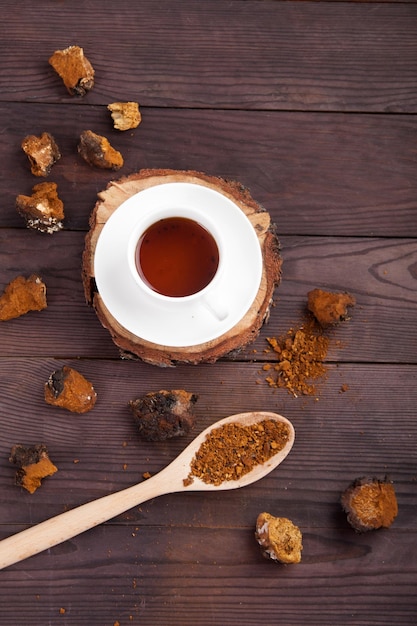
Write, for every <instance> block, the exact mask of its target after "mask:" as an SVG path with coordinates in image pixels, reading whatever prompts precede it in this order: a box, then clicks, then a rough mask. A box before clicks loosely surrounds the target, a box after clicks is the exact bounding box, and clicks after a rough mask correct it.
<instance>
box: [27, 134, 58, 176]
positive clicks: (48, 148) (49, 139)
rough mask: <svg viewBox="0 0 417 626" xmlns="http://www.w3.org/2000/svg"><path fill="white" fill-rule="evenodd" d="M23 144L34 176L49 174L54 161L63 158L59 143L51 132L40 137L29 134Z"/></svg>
mask: <svg viewBox="0 0 417 626" xmlns="http://www.w3.org/2000/svg"><path fill="white" fill-rule="evenodd" d="M21 146H22V150H23V151H24V153H25V154H26V155H27V157H28V159H29V163H30V170H31V172H32V174H33V175H34V176H48V174H49V173H50V171H51V168H52V166H53V165H54V163H56V162H57V161H58V160H59V159H60V158H61V153H60V151H59V148H58V145H57V143H56V141H55V139H54V137H53V136H52V135H51V134H50V133H46V132H45V133H42V134H41V135H40V136H39V137H37V136H36V135H27V136H26V137H25V138H24V139H23V141H22V144H21Z"/></svg>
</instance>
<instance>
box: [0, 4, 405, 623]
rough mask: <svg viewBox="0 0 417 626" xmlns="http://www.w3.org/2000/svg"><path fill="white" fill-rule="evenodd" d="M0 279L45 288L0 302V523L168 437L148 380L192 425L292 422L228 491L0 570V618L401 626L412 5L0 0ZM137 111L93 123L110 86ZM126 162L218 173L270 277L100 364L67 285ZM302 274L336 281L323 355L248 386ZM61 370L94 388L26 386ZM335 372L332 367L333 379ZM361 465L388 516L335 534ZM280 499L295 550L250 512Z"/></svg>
mask: <svg viewBox="0 0 417 626" xmlns="http://www.w3.org/2000/svg"><path fill="white" fill-rule="evenodd" d="M0 8H1V14H2V18H1V22H0V34H1V36H0V50H1V56H0V61H1V62H0V120H1V122H0V137H1V142H0V155H1V169H0V199H1V211H0V227H1V228H0V240H1V245H0V285H1V288H2V289H3V288H4V287H5V286H6V285H7V283H8V282H10V281H11V280H12V279H13V278H14V277H15V276H17V275H25V276H28V275H29V274H32V273H39V274H40V275H41V276H42V277H43V279H44V281H45V283H46V285H47V289H48V308H47V309H46V310H45V311H43V312H41V313H29V314H28V315H26V316H24V317H21V318H19V319H16V320H11V321H9V322H3V323H1V324H0V357H1V358H0V380H1V394H0V429H1V430H0V432H1V437H0V502H1V505H0V538H5V537H7V536H8V535H11V534H13V533H16V532H18V531H20V530H22V529H24V528H26V527H28V526H31V525H34V524H36V523H38V522H40V521H42V520H44V519H46V518H48V517H51V516H53V515H56V514H58V513H61V512H63V511H66V510H67V509H71V508H73V507H76V506H77V505H79V504H82V503H84V502H86V501H88V500H91V499H94V498H98V497H100V496H104V495H106V494H109V493H111V492H113V491H117V490H120V489H122V488H124V487H127V486H129V485H131V484H134V483H136V482H138V481H140V480H142V474H143V473H144V472H150V473H151V474H153V473H156V472H158V471H159V470H160V469H162V468H163V467H164V466H165V465H166V464H168V462H169V461H171V460H172V459H173V458H174V457H175V456H176V455H177V454H178V453H179V452H180V451H181V450H182V449H183V448H184V447H185V445H186V443H188V441H189V440H190V439H191V435H189V436H187V437H186V438H177V439H175V440H171V441H169V442H165V443H159V444H158V443H157V444H145V443H143V442H142V441H140V440H139V438H138V436H137V433H136V431H135V426H134V423H133V420H132V416H131V414H130V413H129V411H128V409H127V402H128V401H129V400H131V399H133V398H136V397H138V396H139V395H142V394H143V393H146V392H149V391H156V390H158V389H161V388H166V389H170V388H174V389H175V388H184V389H187V390H189V391H192V392H195V393H198V394H199V400H198V404H197V424H196V427H195V431H194V432H195V433H197V432H200V431H201V430H202V429H203V428H205V427H206V426H207V425H209V424H211V423H212V422H214V421H215V420H217V419H219V418H221V417H224V416H226V415H229V414H233V413H238V412H242V411H248V410H257V409H264V410H270V411H276V412H279V413H282V414H283V415H286V416H287V417H288V418H290V419H291V420H292V422H293V423H294V426H295V429H296V443H295V446H294V448H293V451H292V453H291V454H290V456H289V457H288V458H287V459H286V461H285V462H284V463H283V465H282V466H281V467H280V468H279V469H277V470H276V471H274V472H273V473H272V474H271V475H270V476H268V477H267V478H265V479H264V480H262V481H261V482H259V483H258V484H255V485H253V486H251V487H248V488H245V489H243V490H240V491H234V492H230V493H227V494H225V493H223V494H185V495H169V496H165V497H161V498H156V499H155V500H153V501H150V502H147V503H145V504H143V505H142V506H140V507H137V508H134V509H132V510H130V511H129V512H127V513H126V514H124V515H121V516H120V517H118V518H117V519H114V520H112V521H110V522H108V523H106V524H104V525H102V526H99V527H97V528H95V529H93V530H91V531H88V532H86V533H84V534H82V535H80V536H78V537H76V538H74V539H73V540H70V541H67V542H65V543H63V544H62V545H59V546H56V547H55V548H52V549H50V550H49V551H47V552H45V553H42V554H39V555H37V556H34V557H31V558H30V559H28V560H26V561H23V562H21V563H18V564H16V565H13V566H11V567H9V568H7V569H5V570H3V571H2V572H1V573H0V598H1V599H0V624H1V625H2V626H3V625H4V626H6V625H7V626H45V625H46V624H52V625H53V626H55V625H58V624H62V625H64V624H65V625H73V626H81V625H87V624H88V626H93V625H94V626H113V625H114V624H120V626H127V625H128V624H138V625H139V624H140V625H141V626H156V625H158V626H168V625H169V626H191V625H192V626H195V625H196V624H198V625H199V626H212V625H218V626H225V625H228V626H230V625H236V626H238V625H239V626H243V625H244V626H260V625H261V624H262V625H265V626H274V625H275V624H282V625H283V626H305V625H310V624H312V625H313V624H314V625H316V626H325V625H328V626H334V625H335V624H349V625H350V624H355V625H362V626H369V625H372V626H375V625H382V624H384V625H387V626H388V625H389V626H392V625H393V624H396V625H399V624H404V625H405V624H407V625H412V624H416V623H417V596H416V586H417V566H416V562H417V509H416V504H417V495H416V490H417V458H416V441H417V420H416V405H417V323H416V322H417V314H416V304H417V289H416V288H417V249H416V248H417V175H416V166H417V143H416V139H417V115H416V114H417V4H416V3H415V2H399V3H396V2H387V3H385V2H291V1H290V2H279V1H272V0H270V1H268V0H246V1H244V0H232V1H230V2H226V1H220V0H205V1H203V0H195V1H193V0H182V1H181V0H174V1H171V2H169V1H168V0H160V1H158V2H155V0H142V1H141V2H134V1H133V0H132V1H130V2H129V1H126V0H119V2H116V3H115V2H110V1H109V0H101V1H100V2H99V1H98V0H95V1H94V0H90V1H87V0H85V1H81V0H73V1H72V2H65V1H61V2H48V1H47V0H38V1H37V2H33V1H32V0H20V2H15V1H14V0H13V1H12V0H1V1H0ZM72 44H74V45H75V44H76V45H79V46H82V47H83V48H84V51H85V54H86V55H87V57H88V58H89V59H90V61H91V62H92V64H93V66H94V68H95V70H96V84H95V86H94V88H93V90H92V91H91V92H90V93H89V94H88V95H87V96H86V97H84V98H81V99H77V98H72V97H71V96H69V95H68V94H67V93H66V91H65V88H64V86H63V84H62V82H61V81H60V79H59V78H58V76H57V75H56V74H55V73H54V71H53V70H52V68H51V67H50V66H49V65H48V58H49V56H50V55H51V54H52V52H53V51H54V50H57V49H63V48H65V47H67V46H68V45H72ZM122 100H134V101H137V102H139V104H140V106H141V111H142V116H143V121H142V124H141V125H140V126H139V128H137V129H136V130H135V131H129V132H126V133H121V132H118V131H116V130H114V129H113V128H112V124H111V120H110V117H109V113H108V111H107V109H106V106H107V104H108V103H109V102H114V101H122ZM85 129H91V130H94V131H95V132H97V133H99V134H103V135H105V136H107V137H108V138H109V139H110V141H111V142H112V144H113V145H114V146H115V147H116V148H117V149H119V150H120V151H121V152H122V153H123V155H124V157H125V165H124V167H123V169H122V170H121V171H120V172H119V173H117V174H115V173H114V172H109V171H106V170H98V169H93V168H90V167H89V166H88V165H87V164H86V163H85V162H83V161H82V160H81V159H80V157H79V156H78V155H77V149H76V147H77V143H78V138H79V135H80V133H81V131H83V130H85ZM43 131H48V132H50V133H52V134H53V135H54V136H55V139H56V140H57V142H58V143H59V145H60V147H61V151H62V155H63V156H62V158H61V160H60V161H59V162H58V163H57V164H56V165H55V166H54V168H53V170H52V172H51V175H50V176H49V178H48V180H53V181H55V182H57V184H58V189H59V192H60V196H61V197H62V199H63V201H64V203H65V212H66V218H65V229H64V230H63V231H62V232H59V233H56V234H54V235H46V234H41V233H38V232H35V231H32V230H29V229H27V228H26V227H25V224H24V223H23V220H22V218H21V217H20V216H19V215H18V214H17V212H16V210H15V198H16V196H17V195H18V194H22V193H29V192H30V191H31V189H32V186H33V185H34V184H36V183H38V182H41V181H40V180H39V179H35V177H34V176H32V174H31V173H30V170H29V166H28V161H27V158H26V156H25V155H24V154H23V152H22V150H21V149H20V143H21V141H22V139H23V137H24V136H26V135H27V134H40V133H41V132H43ZM142 168H173V169H194V170H198V171H203V172H206V173H208V174H211V175H217V176H221V177H224V178H228V179H232V180H237V181H239V182H241V183H242V184H243V185H244V186H246V187H248V188H249V190H250V192H251V194H252V195H253V197H254V198H255V199H256V200H257V201H258V202H260V203H261V204H262V205H263V206H264V207H265V208H266V209H267V210H268V211H269V212H270V214H271V216H272V218H273V220H274V222H275V223H276V224H277V229H278V233H279V238H280V241H281V244H282V256H283V259H284V265H283V280H282V283H281V285H280V287H279V288H278V289H277V291H276V293H275V306H274V307H273V308H272V311H271V315H270V319H269V321H268V323H267V324H266V325H265V326H264V327H263V328H262V330H261V333H260V335H259V337H258V338H257V340H256V341H255V342H254V343H253V344H252V345H250V346H248V347H247V348H246V349H245V350H244V351H242V352H241V353H240V354H239V356H238V357H235V358H223V359H221V360H220V361H218V362H217V363H215V364H203V365H198V366H184V365H182V366H178V367H176V368H167V369H163V368H158V367H154V366H151V365H147V364H145V363H143V362H137V361H136V362H135V361H128V360H121V359H120V358H119V352H118V350H117V348H116V347H115V345H114V344H113V342H112V341H111V338H110V336H109V334H108V333H107V331H106V330H105V329H103V328H102V327H101V325H100V323H99V322H98V320H97V317H96V315H95V313H94V311H93V310H92V309H91V308H89V307H88V306H87V305H86V303H85V300H84V293H83V289H82V282H81V255H82V251H83V247H84V237H85V234H86V232H87V230H88V220H89V215H90V213H91V211H92V209H93V207H94V204H95V202H96V197H97V193H98V192H99V191H100V190H102V189H103V188H105V186H106V184H107V183H108V181H110V180H112V179H114V178H117V177H118V176H119V175H120V176H122V175H128V174H130V173H132V172H135V171H138V170H140V169H142ZM315 287H321V288H324V289H329V290H335V291H339V290H342V291H343V290H347V291H349V292H350V293H352V294H353V295H354V296H355V297H356V299H357V305H356V306H355V308H354V309H353V311H352V318H351V320H350V321H349V322H346V323H344V324H342V325H340V326H339V327H338V328H337V330H336V331H335V332H334V335H333V340H332V341H331V344H330V350H329V353H328V357H327V363H326V365H327V367H328V376H327V378H326V379H325V380H323V381H322V382H321V383H320V384H319V386H318V389H317V394H316V395H315V396H306V397H299V398H294V397H293V396H292V395H291V394H289V393H288V392H287V391H286V390H285V389H279V390H277V389H272V388H270V387H269V386H268V384H267V383H266V382H265V372H264V371H263V370H262V366H263V364H264V362H267V361H271V360H272V359H273V355H272V354H271V353H266V352H264V350H265V348H266V346H267V343H266V338H267V337H269V336H273V337H277V336H279V335H280V334H283V333H285V332H286V331H287V330H288V329H289V328H291V327H292V326H294V325H297V324H299V323H300V320H301V319H302V316H303V313H304V310H305V303H306V294H307V292H308V291H309V290H311V289H313V288H315ZM63 365H69V366H72V367H74V368H76V369H78V371H80V372H81V373H83V374H84V375H85V376H86V377H87V378H88V379H89V380H91V381H92V382H93V384H94V386H95V388H96V390H97V393H98V401H97V404H96V407H95V408H94V410H93V411H92V412H90V413H88V414H86V415H74V414H71V413H69V412H66V411H63V410H62V409H58V408H53V407H51V406H49V405H46V404H45V402H44V399H43V385H44V383H45V381H46V380H47V379H48V377H49V375H50V373H51V372H52V371H53V370H55V369H57V368H59V367H61V366H63ZM342 385H346V387H344V388H345V389H347V390H346V391H345V392H343V393H341V389H342ZM39 442H44V443H46V444H47V446H48V448H49V451H50V455H51V458H52V460H53V461H54V462H55V464H56V465H57V466H58V468H59V471H58V473H57V474H56V475H55V476H53V477H51V478H49V479H46V480H45V481H44V482H43V485H42V487H41V488H40V489H39V490H38V491H36V492H35V493H34V494H33V495H30V494H29V493H27V492H26V491H24V490H23V489H21V488H18V487H16V486H15V485H14V468H13V466H12V465H11V464H10V463H9V461H8V457H9V454H10V450H11V447H12V446H13V445H14V444H16V443H23V444H25V445H30V444H33V443H39ZM362 475H370V476H378V477H384V476H385V475H388V476H389V478H390V479H391V480H392V481H393V483H394V486H395V489H396V493H397V498H398V505H399V513H398V517H397V518H396V520H395V522H394V524H393V525H392V526H391V528H389V529H387V530H378V531H374V532H369V533H364V534H357V533H355V532H354V531H353V529H352V528H351V527H350V526H349V524H348V523H347V520H346V516H345V514H344V513H343V511H342V509H341V506H340V503H339V498H340V494H341V491H342V490H343V489H344V488H345V487H347V485H348V484H349V483H350V482H351V480H353V479H354V478H356V477H358V476H362ZM262 511H269V512H271V513H273V514H275V515H279V516H284V517H288V518H290V519H291V520H292V521H293V522H294V523H296V524H297V525H298V526H299V527H300V529H301V530H302V533H303V539H304V541H303V543H304V550H303V557H302V561H301V563H300V564H298V565H292V566H284V565H279V564H274V563H273V562H272V561H267V560H266V559H264V558H263V557H262V555H261V553H260V550H259V548H258V546H257V544H256V542H255V540H254V524H255V520H256V517H257V515H258V514H259V513H260V512H262Z"/></svg>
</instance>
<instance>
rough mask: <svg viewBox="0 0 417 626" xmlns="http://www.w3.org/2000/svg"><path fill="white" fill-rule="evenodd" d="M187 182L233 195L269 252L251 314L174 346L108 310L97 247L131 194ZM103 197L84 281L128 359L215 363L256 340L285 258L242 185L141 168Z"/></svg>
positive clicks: (90, 239)
mask: <svg viewBox="0 0 417 626" xmlns="http://www.w3.org/2000/svg"><path fill="white" fill-rule="evenodd" d="M172 182H187V183H194V184H197V185H202V186H205V187H209V188H210V189H214V190H215V191H217V192H219V193H221V194H223V195H224V196H227V197H228V198H230V199H231V200H232V201H233V202H235V204H237V206H239V208H240V209H241V210H242V211H243V212H244V213H245V215H246V216H247V217H248V218H249V220H250V222H251V224H252V226H253V228H254V229H255V232H256V234H257V236H258V239H259V242H260V245H261V249H262V256H263V272H262V280H261V284H260V287H259V290H258V294H257V296H256V298H255V300H254V302H253V304H252V306H251V308H250V309H249V311H248V312H247V313H246V315H245V316H244V317H243V318H242V319H241V320H240V322H238V324H236V325H235V326H234V327H233V328H232V329H231V330H229V331H228V332H227V333H224V334H223V335H221V336H220V337H218V338H217V339H214V340H212V341H208V342H206V343H203V344H199V345H196V346H187V347H183V348H171V347H167V346H160V345H157V344H155V343H151V342H149V341H146V340H144V339H142V338H141V337H138V336H136V335H134V334H132V333H130V332H129V331H127V330H126V329H125V328H124V327H123V326H121V325H120V324H119V323H118V321H117V320H116V319H115V318H114V317H113V316H112V315H111V314H110V312H109V311H108V310H107V309H106V307H105V305H104V303H103V301H102V299H101V297H100V294H99V293H98V291H97V286H96V282H95V278H94V251H95V247H96V243H97V239H98V237H99V235H100V233H101V230H102V228H103V226H104V224H105V223H106V222H107V220H108V219H109V217H110V216H111V215H112V213H113V212H114V211H115V210H116V209H117V208H118V207H119V206H120V205H121V204H122V202H124V201H125V200H127V198H129V197H130V196H132V195H134V194H136V193H138V192H139V191H142V190H143V189H147V188H149V187H153V186H154V185H160V184H162V183H172ZM98 198H99V199H98V201H97V203H96V205H95V207H94V210H93V212H92V214H91V218H90V230H89V232H88V234H87V236H86V241H85V249H84V254H83V264H82V273H83V285H84V292H85V297H86V300H87V302H88V304H90V305H91V306H93V307H94V310H95V312H96V314H97V317H98V318H99V320H100V322H101V324H102V325H103V326H104V327H105V328H106V329H107V330H108V331H109V332H110V334H111V337H112V340H113V342H114V343H115V344H116V345H117V346H118V348H119V349H120V351H121V357H122V358H140V359H141V360H143V361H146V362H147V363H151V364H153V365H159V366H165V367H166V366H173V365H175V364H177V363H190V364H197V363H213V362H215V361H217V359H219V358H220V357H222V356H224V355H225V354H228V353H230V352H232V351H236V350H239V349H242V348H243V347H244V346H245V345H247V344H248V343H250V342H251V341H253V340H254V339H255V338H256V337H257V335H258V334H259V331H260V329H261V327H262V324H263V323H264V321H265V320H266V319H267V317H268V314H269V310H270V306H271V303H272V296H273V292H274V289H275V287H276V286H277V285H278V284H279V282H280V279H281V265H282V259H281V256H280V245H279V241H278V238H277V235H276V233H275V229H274V225H273V224H272V223H271V219H270V216H269V214H268V213H267V212H266V211H265V210H264V209H263V208H262V207H261V206H260V205H259V204H257V203H256V202H255V201H254V200H253V199H252V197H251V195H250V194H249V192H248V190H247V189H245V188H244V187H243V186H242V185H241V184H239V183H237V182H233V181H226V180H223V179H221V178H217V177H214V176H208V175H207V174H203V173H201V172H193V171H177V170H141V171H140V172H138V173H135V174H131V175H130V176H127V177H125V178H121V179H119V180H117V181H112V182H110V183H109V184H108V185H107V188H106V189H105V190H104V191H101V192H100V193H99V194H98Z"/></svg>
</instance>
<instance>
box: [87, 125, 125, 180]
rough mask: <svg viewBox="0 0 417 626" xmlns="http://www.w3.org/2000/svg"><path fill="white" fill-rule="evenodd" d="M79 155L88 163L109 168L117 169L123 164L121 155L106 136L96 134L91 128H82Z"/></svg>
mask: <svg viewBox="0 0 417 626" xmlns="http://www.w3.org/2000/svg"><path fill="white" fill-rule="evenodd" d="M78 152H79V154H80V156H82V158H83V159H84V161H86V162H87V163H88V164H89V165H91V166H94V167H100V168H104V169H110V170H119V169H120V168H121V167H122V166H123V163H124V161H123V156H122V155H121V153H120V152H119V151H118V150H115V149H114V148H113V147H112V146H111V145H110V142H109V140H108V139H107V137H103V136H102V135H97V134H96V133H93V131H92V130H84V131H83V132H82V133H81V135H80V142H79V144H78Z"/></svg>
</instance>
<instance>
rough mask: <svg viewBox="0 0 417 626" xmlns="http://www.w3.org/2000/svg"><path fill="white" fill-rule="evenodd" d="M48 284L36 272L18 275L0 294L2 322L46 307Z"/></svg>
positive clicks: (0, 319) (0, 317)
mask: <svg viewBox="0 0 417 626" xmlns="http://www.w3.org/2000/svg"><path fill="white" fill-rule="evenodd" d="M46 307H47V302H46V286H45V283H43V282H42V279H41V278H40V277H39V276H37V275H36V274H32V276H29V278H25V277H24V276H17V277H16V278H15V279H14V280H12V281H11V282H10V283H9V284H8V285H7V287H6V288H5V290H4V292H3V294H2V295H1V296H0V322H5V321H7V320H11V319H14V318H15V317H20V316H21V315H25V314H26V313H29V311H42V310H43V309H46Z"/></svg>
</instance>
